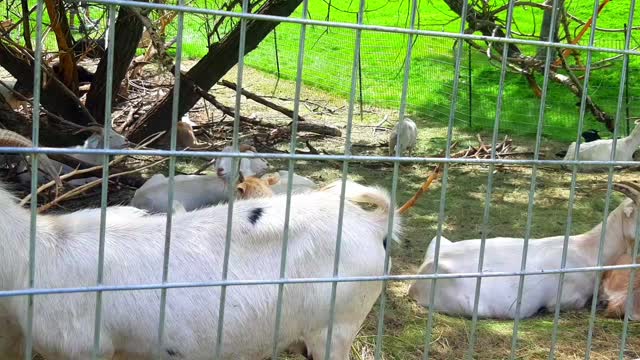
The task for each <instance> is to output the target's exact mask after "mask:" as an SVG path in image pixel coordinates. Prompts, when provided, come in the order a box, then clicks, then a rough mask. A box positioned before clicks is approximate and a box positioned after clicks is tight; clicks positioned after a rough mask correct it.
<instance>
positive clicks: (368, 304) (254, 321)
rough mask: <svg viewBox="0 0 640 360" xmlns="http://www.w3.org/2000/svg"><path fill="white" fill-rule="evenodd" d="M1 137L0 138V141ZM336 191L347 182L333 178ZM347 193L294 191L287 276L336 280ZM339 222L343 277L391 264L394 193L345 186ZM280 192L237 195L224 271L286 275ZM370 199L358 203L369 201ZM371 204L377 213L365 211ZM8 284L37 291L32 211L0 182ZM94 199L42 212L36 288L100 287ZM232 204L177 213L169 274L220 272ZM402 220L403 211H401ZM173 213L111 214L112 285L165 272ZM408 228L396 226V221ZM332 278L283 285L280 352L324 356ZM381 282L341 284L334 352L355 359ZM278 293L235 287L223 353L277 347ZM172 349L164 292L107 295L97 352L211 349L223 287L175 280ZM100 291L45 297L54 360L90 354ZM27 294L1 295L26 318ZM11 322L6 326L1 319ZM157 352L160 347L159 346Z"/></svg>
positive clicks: (43, 312) (44, 328)
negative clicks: (295, 347) (298, 346)
mask: <svg viewBox="0 0 640 360" xmlns="http://www.w3.org/2000/svg"><path fill="white" fill-rule="evenodd" d="M0 143H1V141H0ZM338 188H339V187H338ZM339 200H340V197H339V194H338V193H337V192H336V191H331V190H328V191H324V192H320V191H318V192H310V193H305V194H296V195H294V196H293V197H292V198H291V217H290V222H289V250H288V255H287V264H286V269H287V274H288V276H290V277H293V278H323V277H331V276H332V274H333V268H334V255H335V246H336V229H337V225H338V222H339V220H338V206H339V203H340V201H339ZM346 200H347V201H346V202H345V208H344V215H343V217H342V219H341V221H342V222H343V228H342V247H341V256H340V260H339V264H338V265H339V268H340V276H343V277H351V276H380V275H382V274H383V267H384V259H385V249H384V246H383V244H384V243H385V240H386V239H387V237H388V236H387V222H388V215H389V211H392V210H393V208H394V207H393V205H392V204H391V203H390V198H389V196H388V193H387V192H385V191H383V190H381V189H378V188H372V187H364V186H361V185H358V184H355V183H351V182H350V183H348V184H347V188H346ZM285 205H286V201H285V197H284V196H275V197H273V198H266V199H252V200H243V201H238V202H237V203H236V204H235V206H234V208H233V214H232V215H233V227H232V228H231V229H230V231H231V238H232V241H231V247H230V249H229V251H230V253H229V265H228V266H229V268H228V279H229V280H230V281H237V280H269V279H278V278H279V277H280V252H281V248H282V231H283V229H284V220H285V219H284V213H285ZM360 205H363V206H360ZM371 205H375V206H376V207H377V208H376V209H375V210H372V211H369V210H365V208H368V207H369V206H371ZM0 211H1V212H2V216H1V217H0V226H1V227H2V231H0V262H1V263H2V264H3V265H2V267H0V290H9V289H23V288H26V287H28V284H29V282H28V280H29V279H28V264H29V260H28V259H29V256H28V253H29V246H28V243H29V228H30V213H29V211H28V210H26V209H23V208H21V207H20V206H18V205H17V204H16V202H15V200H14V199H13V196H12V195H11V194H10V193H9V192H8V191H7V190H5V189H0ZM98 213H99V209H92V210H82V211H78V212H74V213H70V214H67V215H62V216H52V215H44V216H39V217H38V219H37V224H36V237H35V239H36V246H35V249H36V262H37V264H38V265H37V267H36V274H35V283H36V284H37V286H38V287H41V288H65V287H76V286H89V285H94V284H95V281H96V280H95V271H96V269H97V266H98V251H97V249H98V243H99V228H100V220H99V219H100V217H99V216H97V214H98ZM227 215H228V209H227V207H226V206H216V207H209V208H205V209H201V210H196V211H193V212H190V213H189V214H188V216H187V214H183V215H180V214H178V215H176V216H175V217H174V219H173V233H172V235H171V238H172V241H171V258H170V269H169V281H170V282H178V283H180V282H202V281H212V280H219V279H221V276H222V275H221V271H222V263H223V260H224V254H225V237H226V233H227V226H226V224H227ZM396 219H397V218H396ZM165 220H166V218H165V216H163V215H148V214H146V213H145V212H144V211H141V210H138V209H135V208H131V207H111V208H108V210H107V222H106V233H105V253H104V281H103V283H104V284H106V285H109V284H118V285H126V284H154V283H155V284H157V283H161V282H162V269H163V255H164V248H165V234H164V229H165ZM399 226H400V225H399V224H396V226H395V227H394V228H395V229H397V230H399ZM331 287H332V285H331V283H300V284H289V285H287V286H286V287H285V288H284V296H283V297H282V301H283V304H282V305H283V306H282V309H283V313H282V322H281V326H280V333H279V337H278V339H279V341H278V344H277V348H278V349H284V348H286V347H287V346H289V345H290V344H294V343H296V342H299V341H304V343H305V344H306V346H307V348H308V349H309V352H310V354H311V355H312V356H313V358H315V359H323V358H325V341H326V336H327V327H328V323H329V321H328V320H329V314H330V309H331ZM381 289H382V284H381V282H379V281H365V282H344V283H340V284H339V285H338V287H337V293H336V303H335V321H334V326H333V337H332V339H331V341H332V347H331V353H330V354H327V355H328V357H329V358H330V359H334V360H338V359H340V360H342V359H347V358H348V357H349V352H350V350H351V345H352V342H353V340H354V338H355V336H356V334H357V332H358V330H359V329H360V326H361V325H362V323H363V321H364V319H365V317H366V316H367V314H368V313H369V311H370V310H371V308H372V306H373V304H374V303H375V301H376V299H377V298H378V296H379V294H380V292H381ZM277 299H278V287H277V286H276V285H247V286H231V287H228V288H227V291H226V304H227V306H226V308H225V317H224V319H225V323H224V327H223V331H224V333H223V334H222V348H221V357H220V359H227V360H230V359H262V358H265V357H268V356H271V351H272V341H273V338H274V333H273V332H274V324H275V314H276V306H277ZM166 300H167V303H166V318H165V328H164V329H165V332H164V339H163V345H162V347H161V348H157V342H156V340H157V338H156V335H157V334H156V332H155V331H153V330H152V329H157V326H158V316H159V315H158V314H159V309H160V296H159V290H148V291H119V292H106V293H105V294H104V295H103V297H102V323H101V337H100V354H98V357H101V358H105V359H113V358H114V356H116V355H117V356H120V357H121V358H126V359H131V358H150V357H151V355H152V354H154V353H155V355H156V357H155V358H158V359H166V360H169V359H177V358H181V359H193V360H198V359H209V358H210V357H211V355H212V354H214V353H215V344H216V341H215V339H216V329H217V328H218V324H217V321H218V319H219V314H218V308H219V304H220V287H199V288H175V289H171V290H169V292H168V296H167V299H166ZM95 301H96V295H95V294H94V293H74V294H57V295H45V296H39V297H38V298H37V300H36V303H37V306H36V307H35V308H34V313H33V332H32V335H33V345H34V349H35V350H36V351H37V352H39V353H40V354H42V355H43V356H44V357H45V358H46V359H47V360H57V359H71V360H80V359H82V360H84V359H89V358H90V357H91V353H92V348H93V324H94V316H95ZM26 305H27V303H26V301H25V300H24V298H23V297H10V298H7V299H6V310H7V313H8V315H9V317H13V318H15V319H16V320H17V322H18V323H19V324H20V328H21V329H23V330H24V329H25V328H26V326H27V309H26ZM0 331H4V329H0ZM156 351H157V352H156Z"/></svg>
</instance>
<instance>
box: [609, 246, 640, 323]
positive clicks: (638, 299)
mask: <svg viewBox="0 0 640 360" xmlns="http://www.w3.org/2000/svg"><path fill="white" fill-rule="evenodd" d="M638 260H640V259H638ZM636 263H637V261H636ZM627 264H631V256H630V255H629V254H624V255H621V256H620V257H619V258H618V259H617V260H616V261H615V262H614V263H613V264H611V265H627ZM635 273H636V274H635V277H634V282H633V304H631V306H632V307H631V309H630V311H631V312H630V314H629V319H631V320H640V271H638V270H635ZM630 276H631V270H629V269H625V270H609V271H605V272H604V274H603V275H602V287H601V288H600V300H601V301H602V302H604V303H606V306H607V308H606V310H605V311H604V315H605V316H606V317H611V318H621V317H623V316H624V311H625V308H626V305H627V291H628V289H629V280H631V277H630Z"/></svg>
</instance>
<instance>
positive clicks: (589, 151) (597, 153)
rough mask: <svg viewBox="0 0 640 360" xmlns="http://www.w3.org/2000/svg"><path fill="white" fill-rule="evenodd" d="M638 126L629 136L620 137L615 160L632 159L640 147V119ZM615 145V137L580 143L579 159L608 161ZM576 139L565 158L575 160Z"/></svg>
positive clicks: (594, 166) (588, 167)
mask: <svg viewBox="0 0 640 360" xmlns="http://www.w3.org/2000/svg"><path fill="white" fill-rule="evenodd" d="M635 124H636V126H635V127H634V128H633V130H632V131H631V133H630V134H629V136H627V137H623V138H621V139H618V141H617V143H616V153H615V157H614V160H616V161H632V160H633V153H634V152H636V151H637V150H638V147H640V120H636V122H635ZM612 147H613V139H600V140H595V141H590V142H586V143H582V144H580V152H579V153H578V160H587V161H608V160H610V159H611V148H612ZM575 149H576V143H575V141H574V142H572V143H571V145H569V148H568V149H567V154H566V155H565V157H564V160H573V159H574V156H575V153H576V150H575ZM602 167H604V166H602V165H588V166H581V168H585V169H595V168H602Z"/></svg>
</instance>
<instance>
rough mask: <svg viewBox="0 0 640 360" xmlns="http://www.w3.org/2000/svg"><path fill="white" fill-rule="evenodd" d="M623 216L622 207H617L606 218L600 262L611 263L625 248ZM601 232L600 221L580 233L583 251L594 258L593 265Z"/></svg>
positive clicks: (596, 256)
mask: <svg viewBox="0 0 640 360" xmlns="http://www.w3.org/2000/svg"><path fill="white" fill-rule="evenodd" d="M623 216H624V214H623V211H622V209H620V208H617V209H615V210H613V211H612V212H611V213H610V214H609V217H608V218H607V227H606V229H605V231H606V232H605V234H604V244H603V245H602V264H612V263H613V262H614V261H615V260H616V259H617V258H618V256H620V255H622V254H623V253H624V252H625V251H626V250H627V242H626V239H625V238H624V231H623ZM601 233H602V223H600V224H598V225H597V226H595V227H594V228H593V229H591V230H589V231H588V232H586V233H584V234H583V235H582V239H583V240H584V243H583V249H584V253H585V254H586V255H588V256H590V257H592V258H593V259H594V265H595V260H597V258H598V248H599V246H600V234H601Z"/></svg>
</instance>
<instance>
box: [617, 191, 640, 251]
mask: <svg viewBox="0 0 640 360" xmlns="http://www.w3.org/2000/svg"><path fill="white" fill-rule="evenodd" d="M613 189H614V190H616V191H619V192H621V193H623V194H625V195H626V196H627V197H628V199H625V200H624V201H623V202H622V204H620V205H619V207H621V208H622V232H623V236H624V238H625V239H626V240H627V244H628V246H629V247H632V246H633V243H634V241H635V237H636V216H637V214H638V205H639V204H640V185H638V184H635V183H632V182H629V181H621V182H617V183H614V184H613Z"/></svg>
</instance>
